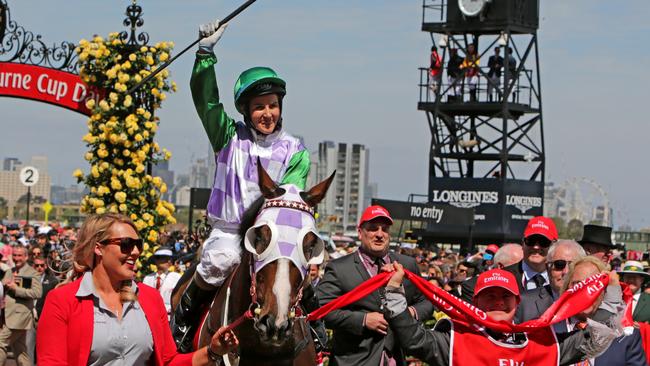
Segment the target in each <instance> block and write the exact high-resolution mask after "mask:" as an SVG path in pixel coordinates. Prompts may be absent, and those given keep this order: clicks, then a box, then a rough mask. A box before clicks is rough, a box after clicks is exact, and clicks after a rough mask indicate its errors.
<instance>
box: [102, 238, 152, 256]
mask: <svg viewBox="0 0 650 366" xmlns="http://www.w3.org/2000/svg"><path fill="white" fill-rule="evenodd" d="M99 243H100V244H103V245H119V246H120V251H122V253H124V254H129V253H131V252H132V251H133V248H134V247H138V251H139V252H140V253H142V246H143V242H142V239H133V238H112V239H106V240H102V241H100V242H99Z"/></svg>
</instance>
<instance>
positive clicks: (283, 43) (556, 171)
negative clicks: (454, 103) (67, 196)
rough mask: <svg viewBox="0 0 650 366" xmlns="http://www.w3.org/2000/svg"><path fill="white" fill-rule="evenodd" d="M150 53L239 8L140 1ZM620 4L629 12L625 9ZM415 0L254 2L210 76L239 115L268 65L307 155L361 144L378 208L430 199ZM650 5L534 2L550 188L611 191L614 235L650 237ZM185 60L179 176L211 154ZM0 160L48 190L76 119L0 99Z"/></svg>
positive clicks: (116, 11) (62, 34)
mask: <svg viewBox="0 0 650 366" xmlns="http://www.w3.org/2000/svg"><path fill="white" fill-rule="evenodd" d="M8 3H9V6H10V8H11V16H12V19H13V20H15V21H17V22H18V23H19V24H20V25H22V26H24V27H25V28H27V29H28V30H31V31H33V32H35V33H38V34H41V35H43V38H44V39H45V41H46V42H48V43H54V42H58V41H63V40H66V41H78V40H79V39H81V38H89V37H91V36H92V35H93V34H100V35H106V34H108V33H109V32H113V31H121V30H123V29H124V27H123V26H122V20H123V18H124V15H123V14H124V9H125V7H126V6H127V5H128V4H129V3H130V1H117V0H111V1H98V0H90V1H89V0H86V1H81V0H8ZM139 3H140V4H141V5H142V6H143V8H144V20H145V26H144V30H145V31H147V32H148V33H149V35H150V37H151V40H152V42H157V41H163V40H165V41H174V42H175V43H176V46H177V50H179V49H181V48H182V47H184V46H185V45H186V44H188V43H189V42H191V41H192V40H194V38H195V37H196V36H197V28H198V25H199V24H200V23H204V22H207V21H210V20H212V19H213V18H216V17H219V16H223V15H224V14H227V13H228V12H230V11H231V10H232V9H234V8H236V7H237V6H238V5H239V4H241V2H240V1H234V0H213V1H203V0H201V1H199V0H185V1H171V0H155V1H154V0H141V1H139ZM622 4H624V5H622ZM421 6H422V1H421V0H391V1H382V0H372V1H370V0H365V1H349V0H348V1H342V0H326V1H325V0H310V1H304V0H283V1H280V0H258V2H257V3H255V4H254V5H253V6H251V7H250V8H249V9H248V10H247V11H246V12H245V13H243V14H242V15H240V17H238V18H237V19H236V20H235V21H234V22H233V23H232V24H231V26H230V27H229V28H228V30H227V31H226V33H225V35H224V37H223V38H222V40H221V41H220V43H219V45H218V46H217V49H216V53H217V56H218V58H219V64H218V65H217V76H218V79H219V86H220V87H221V91H222V96H223V98H224V103H225V105H226V107H227V110H228V111H229V112H230V113H231V115H233V116H236V111H235V109H234V107H233V104H232V92H231V91H232V85H233V83H234V81H235V78H236V77H237V75H238V74H239V73H240V72H241V71H242V70H244V69H246V68H248V67H251V66H256V65H269V66H271V67H273V68H274V69H276V70H277V71H278V72H279V73H280V74H281V75H282V76H283V77H284V78H285V79H286V80H287V82H288V94H287V98H286V100H285V104H284V107H285V109H284V111H283V114H284V119H285V126H286V128H287V130H288V131H290V132H291V133H293V134H297V135H301V136H303V137H304V138H305V141H306V143H307V145H308V147H309V148H310V149H312V150H315V149H316V148H317V144H318V142H319V141H322V140H333V141H341V142H353V143H362V144H365V145H366V146H367V147H369V148H370V151H371V170H370V177H371V181H373V182H377V183H378V184H379V195H380V196H381V197H382V198H389V199H398V200H403V199H406V197H407V196H408V194H409V193H425V192H426V190H427V174H428V171H427V170H428V163H427V160H428V153H427V151H428V146H429V139H430V136H429V131H428V127H427V121H426V116H425V115H424V113H423V112H419V111H418V110H417V100H418V87H417V83H418V80H419V73H418V70H417V68H418V67H422V66H426V65H427V62H428V49H429V47H430V45H431V41H430V38H429V35H428V34H427V33H424V32H421V31H420V26H421V14H422V8H421ZM648 14H650V2H648V1H647V0H629V1H625V2H611V1H593V0H592V1H588V0H572V1H542V2H541V20H540V30H539V40H540V41H539V47H540V57H541V72H542V73H541V75H542V92H543V103H544V110H543V113H544V127H545V140H546V152H547V177H546V179H547V180H552V181H555V182H558V183H560V182H562V181H563V180H564V179H566V178H567V177H574V176H575V177H588V178H590V179H593V180H595V181H596V182H598V183H599V184H600V185H602V186H603V187H604V188H605V190H606V191H608V193H609V199H610V202H611V205H612V207H613V208H614V213H615V220H616V225H621V224H631V225H632V226H634V227H637V228H638V227H647V226H650V219H649V218H647V217H646V215H647V213H648V208H647V207H648V203H649V202H650V193H649V192H648V189H647V187H648V186H650V185H649V184H648V183H650V170H649V169H648V162H649V161H650V159H648V157H647V153H646V150H647V149H646V148H645V144H644V143H645V142H646V141H645V140H646V138H647V136H648V135H650V126H648V123H647V122H648V118H647V113H644V112H645V108H644V106H645V105H646V104H647V103H648V102H647V98H648V96H650V93H649V92H648V88H649V85H650V73H649V72H648V71H647V70H646V68H647V65H648V64H650V52H649V51H648V47H647V46H646V44H647V37H648V36H649V35H650V23H648V22H647V15H648ZM192 63H193V55H192V52H189V53H188V54H187V55H185V56H183V57H182V58H180V59H179V60H178V61H177V62H176V63H174V64H173V65H172V66H171V72H172V79H173V80H175V81H176V82H177V84H178V85H179V90H178V92H177V93H175V94H172V95H170V96H169V98H168V99H167V101H166V102H165V104H164V105H163V109H162V110H161V111H160V113H159V116H160V117H161V128H160V130H159V133H158V140H159V142H160V144H161V146H163V147H166V148H168V149H170V150H171V151H172V153H173V154H174V156H173V158H172V161H171V165H172V169H174V170H176V171H177V172H183V171H185V170H186V169H187V166H188V164H189V162H190V157H191V156H196V157H199V156H204V155H206V154H207V152H208V151H209V146H208V142H207V139H206V138H205V136H204V132H203V130H202V127H201V124H200V122H199V120H198V119H197V118H196V115H195V112H194V110H193V106H192V102H191V97H190V93H189V90H188V89H189V88H188V83H189V77H190V71H191V66H192ZM0 111H1V112H0V126H1V127H2V129H3V136H4V137H5V138H3V141H2V144H0V157H6V156H17V157H20V158H22V159H28V158H29V156H31V155H38V154H45V155H48V156H49V157H50V173H51V175H52V177H53V182H54V183H56V184H66V185H67V184H69V183H71V182H72V177H71V173H72V171H73V170H74V169H75V168H77V167H81V168H86V167H87V165H86V164H85V162H84V161H83V159H82V155H83V152H84V151H85V147H84V145H83V143H82V142H81V136H83V134H84V133H85V118H84V117H83V116H81V115H78V114H75V113H73V112H69V111H66V110H62V109H58V108H55V107H52V106H49V105H45V104H40V103H36V102H29V101H22V100H16V99H8V98H2V99H0Z"/></svg>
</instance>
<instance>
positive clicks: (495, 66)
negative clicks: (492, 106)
mask: <svg viewBox="0 0 650 366" xmlns="http://www.w3.org/2000/svg"><path fill="white" fill-rule="evenodd" d="M502 68H503V57H501V47H494V55H492V56H490V58H489V59H488V69H489V70H488V74H487V76H488V79H489V80H488V83H487V85H488V87H487V93H488V100H489V101H490V102H491V101H492V100H493V99H492V98H493V97H494V91H495V90H496V91H497V95H498V90H499V87H500V85H501V69H502Z"/></svg>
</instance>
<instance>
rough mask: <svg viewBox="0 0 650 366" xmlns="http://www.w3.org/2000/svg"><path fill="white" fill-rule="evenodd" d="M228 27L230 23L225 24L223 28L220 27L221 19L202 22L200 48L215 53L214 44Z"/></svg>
mask: <svg viewBox="0 0 650 366" xmlns="http://www.w3.org/2000/svg"><path fill="white" fill-rule="evenodd" d="M226 27H228V23H225V24H223V25H222V26H221V28H219V19H217V20H215V21H214V22H211V23H208V24H201V25H200V26H199V37H201V40H200V41H199V50H201V51H203V52H207V53H213V52H214V45H216V44H217V42H219V39H220V38H221V36H222V35H223V32H224V31H225V30H226ZM217 28H218V29H217Z"/></svg>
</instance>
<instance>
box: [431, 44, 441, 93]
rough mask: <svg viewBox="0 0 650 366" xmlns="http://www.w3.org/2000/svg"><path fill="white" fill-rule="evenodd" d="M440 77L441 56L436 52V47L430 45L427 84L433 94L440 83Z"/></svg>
mask: <svg viewBox="0 0 650 366" xmlns="http://www.w3.org/2000/svg"><path fill="white" fill-rule="evenodd" d="M441 77H442V57H440V54H438V48H437V47H436V46H435V45H433V46H431V56H430V64H429V85H430V88H431V91H432V92H433V93H434V94H435V93H436V91H437V90H438V85H440V78H441Z"/></svg>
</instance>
